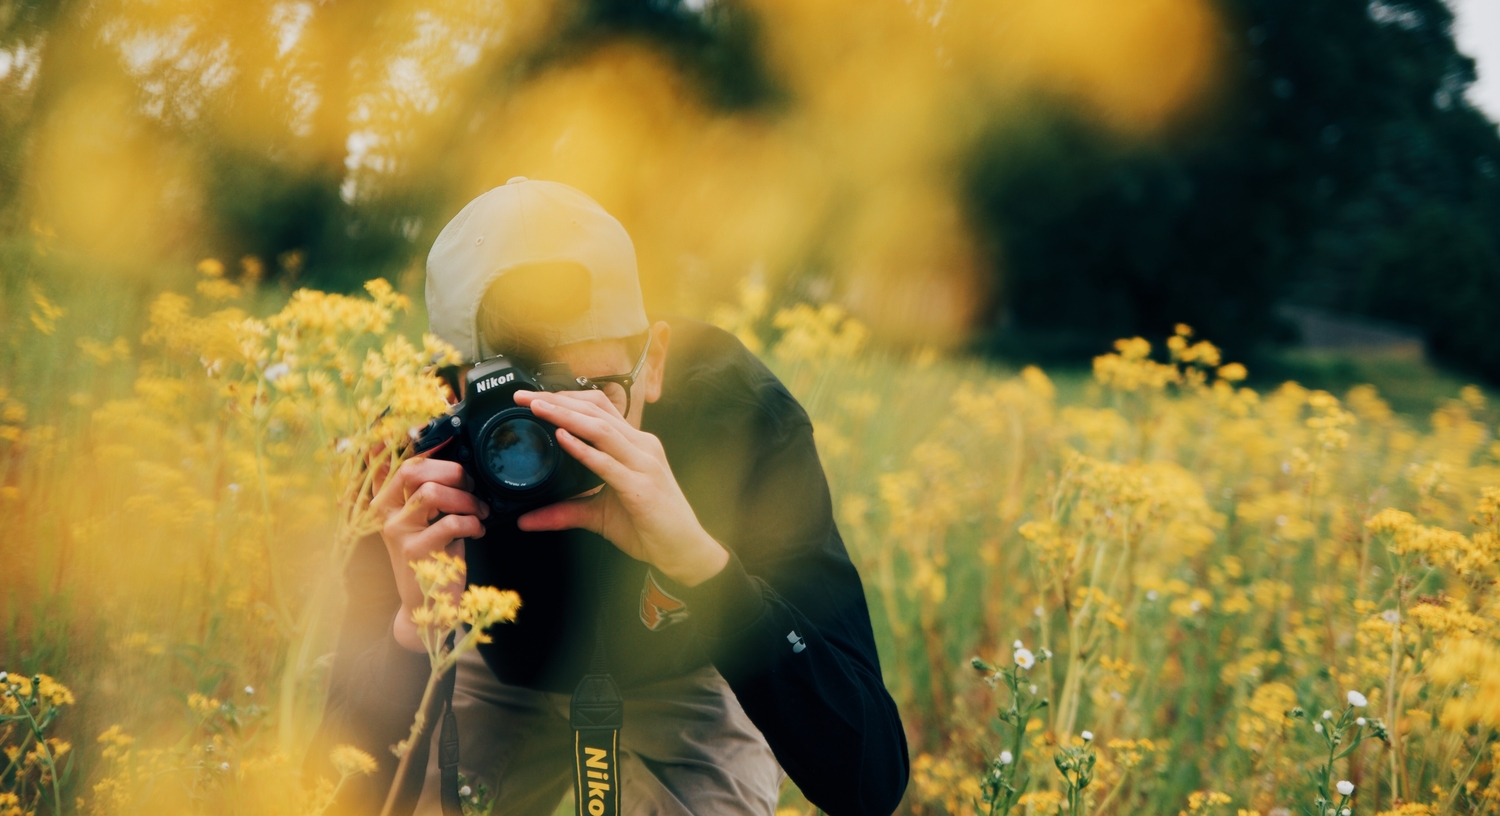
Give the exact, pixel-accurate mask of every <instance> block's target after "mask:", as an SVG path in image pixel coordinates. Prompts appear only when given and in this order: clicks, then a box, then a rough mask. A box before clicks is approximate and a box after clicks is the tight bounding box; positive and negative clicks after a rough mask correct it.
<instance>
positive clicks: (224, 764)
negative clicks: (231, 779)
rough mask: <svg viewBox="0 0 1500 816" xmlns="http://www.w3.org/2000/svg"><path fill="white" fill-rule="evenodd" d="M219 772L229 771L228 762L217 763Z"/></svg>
mask: <svg viewBox="0 0 1500 816" xmlns="http://www.w3.org/2000/svg"><path fill="white" fill-rule="evenodd" d="M219 770H221V771H227V770H229V763H228V762H221V763H219Z"/></svg>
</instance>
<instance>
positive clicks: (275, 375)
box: [266, 363, 292, 382]
mask: <svg viewBox="0 0 1500 816" xmlns="http://www.w3.org/2000/svg"><path fill="white" fill-rule="evenodd" d="M291 371H292V367H291V366H289V365H287V364H286V363H277V364H276V365H273V366H271V367H270V368H267V369H266V381H267V382H276V381H277V380H279V379H281V378H282V377H285V376H286V375H288V374H290V373H291Z"/></svg>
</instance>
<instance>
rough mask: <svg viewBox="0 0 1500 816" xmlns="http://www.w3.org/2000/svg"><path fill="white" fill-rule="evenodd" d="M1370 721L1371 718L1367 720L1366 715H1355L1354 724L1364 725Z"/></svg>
mask: <svg viewBox="0 0 1500 816" xmlns="http://www.w3.org/2000/svg"><path fill="white" fill-rule="evenodd" d="M1368 722H1369V720H1366V719H1365V718H1364V717H1355V718H1354V724H1355V725H1359V726H1363V725H1365V724H1367V723H1368Z"/></svg>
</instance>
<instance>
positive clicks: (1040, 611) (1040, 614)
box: [1031, 606, 1047, 618]
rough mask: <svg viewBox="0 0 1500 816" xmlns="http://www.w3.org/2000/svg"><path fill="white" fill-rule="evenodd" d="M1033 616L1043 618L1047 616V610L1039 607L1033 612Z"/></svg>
mask: <svg viewBox="0 0 1500 816" xmlns="http://www.w3.org/2000/svg"><path fill="white" fill-rule="evenodd" d="M1031 614H1033V615H1036V616H1037V617H1039V618H1040V617H1043V616H1045V615H1046V614H1047V610H1045V609H1043V608H1041V607H1040V606H1038V607H1037V608H1035V609H1033V610H1031Z"/></svg>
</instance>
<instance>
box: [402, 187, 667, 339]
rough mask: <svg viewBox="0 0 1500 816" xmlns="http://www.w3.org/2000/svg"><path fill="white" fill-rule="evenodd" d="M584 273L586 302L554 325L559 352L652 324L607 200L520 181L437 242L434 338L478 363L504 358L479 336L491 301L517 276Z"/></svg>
mask: <svg viewBox="0 0 1500 816" xmlns="http://www.w3.org/2000/svg"><path fill="white" fill-rule="evenodd" d="M538 267H544V268H551V269H568V268H571V269H573V270H577V269H582V270H583V271H584V272H585V273H586V274H585V275H584V276H582V277H584V278H585V279H586V281H587V284H586V285H585V286H583V287H582V292H583V294H582V295H581V297H584V298H586V299H587V301H588V302H587V303H582V304H578V305H579V308H578V309H576V310H573V311H571V312H570V313H569V314H568V316H567V318H566V319H565V320H563V321H562V322H561V323H560V324H558V325H554V326H550V327H549V328H550V331H549V337H550V338H551V339H552V341H553V344H554V345H567V344H569V343H579V342H583V341H585V340H615V339H619V338H625V337H634V336H637V335H640V334H642V333H643V332H645V331H646V330H647V329H648V328H650V323H648V322H647V320H646V307H645V304H644V303H643V301H642V299H641V283H640V278H639V277H638V276H637V272H636V260H635V245H634V244H632V243H631V241H630V236H629V235H628V234H626V232H625V228H624V227H623V226H621V225H620V222H619V221H617V220H615V218H614V216H611V215H610V214H609V213H607V212H605V211H604V208H603V207H601V206H599V204H598V202H596V201H594V200H593V199H592V198H589V197H588V196H587V195H584V194H583V193H582V192H580V191H579V190H576V189H574V188H572V187H569V186H568V185H566V184H559V183H557V182H555V181H539V180H533V179H528V178H526V177H525V176H516V177H515V178H512V179H511V180H509V181H507V182H506V183H505V184H504V185H503V186H500V187H496V188H494V189H493V190H490V191H489V192H487V193H485V194H483V195H481V196H479V197H478V198H476V199H474V200H473V201H470V202H469V203H468V205H467V206H465V207H464V208H463V209H462V210H460V211H459V213H458V215H455V216H454V217H453V220H452V221H449V222H448V225H447V226H446V227H443V231H442V232H441V233H439V234H438V237H437V241H435V242H434V243H433V245H432V251H431V252H429V253H428V255H427V314H428V319H429V321H430V326H431V331H432V333H433V334H435V335H437V336H438V337H440V338H442V339H443V340H445V341H447V342H448V343H449V344H451V345H452V346H453V347H454V348H456V349H458V350H459V352H460V353H461V354H463V355H464V357H465V359H466V360H467V361H468V362H471V363H474V362H478V361H480V360H483V359H486V358H487V357H491V356H494V355H495V354H497V353H500V352H502V351H504V350H503V349H492V348H487V347H486V343H485V340H484V337H483V336H482V333H481V332H480V331H479V325H478V324H479V306H480V302H481V301H482V300H483V299H484V296H485V293H486V292H487V291H488V290H489V289H490V287H491V286H492V285H493V284H494V283H495V282H496V281H498V280H499V279H501V278H502V277H504V276H505V275H506V274H507V273H508V272H512V271H515V270H520V269H527V270H535V269H537V268H538Z"/></svg>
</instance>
